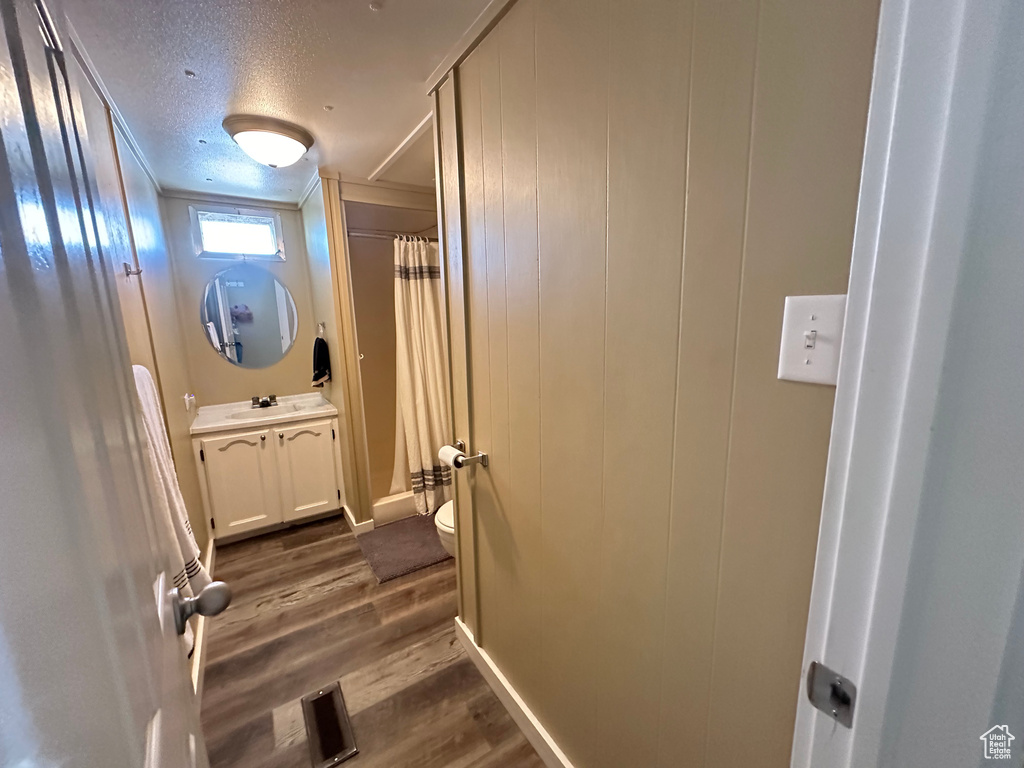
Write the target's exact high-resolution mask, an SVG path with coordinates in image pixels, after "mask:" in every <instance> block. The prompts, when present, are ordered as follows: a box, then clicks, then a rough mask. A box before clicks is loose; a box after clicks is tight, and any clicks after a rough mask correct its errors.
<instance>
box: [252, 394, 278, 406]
mask: <svg viewBox="0 0 1024 768" xmlns="http://www.w3.org/2000/svg"><path fill="white" fill-rule="evenodd" d="M272 405H277V395H266V396H264V397H260V396H259V395H253V396H252V407H253V408H269V407H270V406H272Z"/></svg>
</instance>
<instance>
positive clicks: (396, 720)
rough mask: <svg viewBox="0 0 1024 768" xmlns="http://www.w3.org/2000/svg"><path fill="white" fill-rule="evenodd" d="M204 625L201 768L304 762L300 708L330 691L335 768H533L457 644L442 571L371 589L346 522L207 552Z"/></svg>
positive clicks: (450, 580)
mask: <svg viewBox="0 0 1024 768" xmlns="http://www.w3.org/2000/svg"><path fill="white" fill-rule="evenodd" d="M215 577H216V578H218V579H221V580H224V581H227V582H229V583H230V584H231V587H232V589H233V591H234V600H233V602H232V604H231V607H230V608H228V609H227V611H225V612H224V613H223V614H222V615H220V616H218V617H216V618H214V619H212V620H210V621H209V623H208V624H207V629H208V631H209V635H208V637H207V645H206V649H205V653H206V654H207V665H206V676H205V683H204V688H203V700H202V704H203V710H202V719H203V731H204V733H205V735H206V743H207V748H208V749H209V753H210V764H211V766H212V768H234V766H245V768H306V767H307V766H310V765H311V761H310V758H309V753H308V748H307V745H306V733H305V726H304V723H303V719H302V708H301V704H300V700H301V698H302V697H303V696H304V695H306V694H307V693H310V692H311V691H313V690H314V689H316V688H317V687H319V686H324V685H327V684H329V683H331V682H334V681H335V680H337V681H340V682H341V688H342V691H343V692H344V694H345V701H346V703H347V704H348V710H349V714H350V715H351V716H352V727H353V730H354V732H355V738H356V743H357V745H358V747H359V754H358V755H357V756H356V757H354V758H352V759H351V760H348V761H347V762H346V763H344V765H345V766H346V768H348V766H352V768H405V767H406V766H410V767H411V766H415V767H416V768H434V767H435V766H436V767H437V768H440V767H441V766H449V767H455V766H458V767H459V768H499V766H500V767H501V768H506V767H509V766H516V767H518V766H523V768H543V763H542V762H541V760H540V758H538V757H537V754H536V753H535V752H534V751H533V748H532V747H531V746H530V744H529V743H528V742H527V741H526V739H525V738H524V737H523V735H522V733H521V732H520V731H519V729H518V728H517V727H516V725H515V723H514V722H513V721H512V719H511V718H510V717H509V716H508V713H507V712H506V711H505V709H504V708H503V707H502V705H501V703H500V702H499V701H498V700H497V698H495V696H494V694H493V693H492V692H491V690H490V688H489V687H488V686H487V683H486V682H484V679H483V678H482V677H481V676H480V673H479V672H477V670H476V668H475V667H474V666H473V663H472V662H471V661H470V660H469V659H468V658H467V657H466V655H465V652H464V651H463V650H462V647H461V645H460V644H459V641H458V640H457V639H456V637H455V632H454V628H453V622H452V619H453V618H454V617H455V614H456V604H455V567H454V563H453V561H451V560H449V561H448V562H445V563H440V564H438V565H435V566H432V567H430V568H426V569H424V570H422V571H417V572H416V573H413V574H410V575H408V576H404V577H402V578H399V579H395V580H394V581H390V582H388V583H386V584H377V580H376V579H375V578H374V576H373V573H372V572H371V571H370V567H369V565H367V563H366V561H365V560H364V559H363V556H362V553H361V552H360V551H359V545H358V544H357V543H356V541H355V537H354V536H353V535H352V532H351V530H350V529H349V527H348V525H347V524H346V522H345V520H344V518H340V517H339V518H332V519H330V520H325V521H320V522H316V523H310V524H308V525H305V526H302V527H298V528H291V529H289V530H286V531H283V532H280V533H274V534H268V535H266V536H261V537H259V538H255V539H249V540H247V541H243V542H239V543H237V544H230V545H227V546H224V547H219V548H218V550H217V560H216V563H215Z"/></svg>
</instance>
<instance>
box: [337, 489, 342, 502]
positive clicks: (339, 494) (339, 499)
mask: <svg viewBox="0 0 1024 768" xmlns="http://www.w3.org/2000/svg"><path fill="white" fill-rule="evenodd" d="M338 501H341V488H339V489H338Z"/></svg>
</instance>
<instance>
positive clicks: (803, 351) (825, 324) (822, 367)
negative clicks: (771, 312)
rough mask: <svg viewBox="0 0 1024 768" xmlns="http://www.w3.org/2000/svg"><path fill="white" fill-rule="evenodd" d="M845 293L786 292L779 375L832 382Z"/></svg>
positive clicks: (782, 377)
mask: <svg viewBox="0 0 1024 768" xmlns="http://www.w3.org/2000/svg"><path fill="white" fill-rule="evenodd" d="M845 314H846V295H845V294H842V295H839V296H787V297H786V311H785V314H784V315H783V317H782V346H781V348H780V350H779V378H780V379H786V380H788V381H806V382H809V383H811V384H831V385H832V386H835V384H836V377H837V376H838V374H839V350H840V348H841V347H842V343H843V318H844V316H845Z"/></svg>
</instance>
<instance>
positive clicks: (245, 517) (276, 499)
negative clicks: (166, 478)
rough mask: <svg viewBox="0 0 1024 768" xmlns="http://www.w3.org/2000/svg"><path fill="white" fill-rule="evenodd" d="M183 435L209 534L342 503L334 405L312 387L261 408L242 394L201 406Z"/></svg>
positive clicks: (244, 529) (251, 528) (249, 528)
mask: <svg viewBox="0 0 1024 768" xmlns="http://www.w3.org/2000/svg"><path fill="white" fill-rule="evenodd" d="M191 434H192V449H193V451H194V453H195V459H196V467H198V468H199V485H200V491H201V493H202V498H203V506H204V508H205V511H206V517H207V519H208V520H209V521H210V535H211V536H213V537H214V538H217V539H222V538H224V537H226V536H232V537H233V536H236V535H238V534H243V533H252V532H256V531H259V530H261V529H264V528H270V527H272V526H276V525H280V524H282V523H290V522H292V521H297V520H302V519H304V518H309V517H313V516H316V515H321V514H323V513H325V512H330V511H332V510H336V509H340V508H341V506H342V505H343V504H344V501H345V499H344V494H343V492H342V490H341V489H342V485H343V483H342V473H341V451H340V449H339V444H338V409H337V408H335V407H334V406H333V405H331V403H329V402H328V401H327V400H325V399H324V398H323V396H322V395H321V394H320V393H312V394H305V395H289V396H285V397H280V398H278V399H277V404H276V405H272V406H270V407H264V408H261V407H258V406H254V405H253V404H252V403H251V402H248V401H245V402H239V403H226V404H223V405H208V406H203V407H202V408H200V409H199V411H198V412H197V414H196V418H195V420H194V421H193V422H192V428H191Z"/></svg>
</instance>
